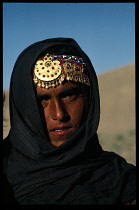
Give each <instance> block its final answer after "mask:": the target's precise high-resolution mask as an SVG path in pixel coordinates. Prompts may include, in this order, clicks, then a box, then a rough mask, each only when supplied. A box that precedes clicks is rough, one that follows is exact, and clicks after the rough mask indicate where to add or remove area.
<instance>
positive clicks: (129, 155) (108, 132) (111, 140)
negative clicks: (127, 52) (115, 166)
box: [3, 63, 136, 165]
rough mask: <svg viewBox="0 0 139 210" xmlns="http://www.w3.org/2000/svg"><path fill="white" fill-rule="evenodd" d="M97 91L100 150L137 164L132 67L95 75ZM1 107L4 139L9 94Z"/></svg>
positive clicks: (7, 130) (133, 72)
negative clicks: (97, 85)
mask: <svg viewBox="0 0 139 210" xmlns="http://www.w3.org/2000/svg"><path fill="white" fill-rule="evenodd" d="M98 82H99V90H100V105H101V113H100V124H99V128H98V136H99V140H100V144H101V145H102V148H103V149H104V150H106V151H113V152H115V153H117V154H119V155H121V156H122V157H124V158H125V159H126V160H127V162H129V163H132V164H134V165H136V132H135V121H136V119H135V116H136V114H135V64H134V63H133V64H130V65H126V66H123V67H121V68H118V69H112V70H111V71H108V72H106V73H103V74H101V75H98ZM4 93H5V102H4V108H3V115H4V121H3V138H5V137H6V136H7V135H8V132H9V129H10V122H9V92H8V91H7V90H5V91H4Z"/></svg>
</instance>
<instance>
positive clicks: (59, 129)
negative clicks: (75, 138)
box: [50, 126, 73, 136]
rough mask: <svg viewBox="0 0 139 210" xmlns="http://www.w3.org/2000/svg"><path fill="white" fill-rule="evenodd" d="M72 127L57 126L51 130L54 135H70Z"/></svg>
mask: <svg viewBox="0 0 139 210" xmlns="http://www.w3.org/2000/svg"><path fill="white" fill-rule="evenodd" d="M72 129H73V128H72V127H71V126H69V127H56V128H53V129H52V130H50V133H51V134H52V135H54V136H64V135H68V134H69V133H70V132H71V131H72Z"/></svg>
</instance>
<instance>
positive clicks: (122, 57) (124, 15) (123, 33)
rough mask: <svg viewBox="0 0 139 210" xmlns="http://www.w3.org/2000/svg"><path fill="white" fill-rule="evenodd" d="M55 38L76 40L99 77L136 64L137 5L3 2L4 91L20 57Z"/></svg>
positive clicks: (7, 87)
mask: <svg viewBox="0 0 139 210" xmlns="http://www.w3.org/2000/svg"><path fill="white" fill-rule="evenodd" d="M55 37H67V38H73V39H75V40H76V41H77V43H78V44H79V45H80V47H81V48H82V50H84V51H85V53H86V54H87V55H88V56H89V58H90V59H91V62H92V64H93V66H94V68H95V71H96V73H97V75H99V74H102V73H104V72H106V71H110V70H113V69H114V68H119V67H122V66H124V65H128V64H130V63H133V62H135V4H134V3H6V2H5V3H3V89H9V84H10V77H11V73H12V70H13V67H14V64H15V62H16V59H17V57H18V56H19V54H20V53H21V52H22V51H23V50H24V49H25V48H26V47H28V46H29V45H31V44H33V43H35V42H38V41H41V40H45V39H48V38H55Z"/></svg>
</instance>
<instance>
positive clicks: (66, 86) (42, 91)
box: [36, 81, 80, 95]
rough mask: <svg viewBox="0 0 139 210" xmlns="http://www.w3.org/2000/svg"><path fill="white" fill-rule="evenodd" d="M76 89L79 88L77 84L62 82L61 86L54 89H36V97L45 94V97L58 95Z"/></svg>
mask: <svg viewBox="0 0 139 210" xmlns="http://www.w3.org/2000/svg"><path fill="white" fill-rule="evenodd" d="M76 87H80V85H79V84H77V83H73V82H69V81H68V82H64V83H63V84H61V85H59V86H57V87H55V88H49V89H46V88H40V87H36V90H37V94H38V95H42V94H47V95H51V94H55V95H58V94H60V93H62V92H64V91H68V90H72V89H74V88H76Z"/></svg>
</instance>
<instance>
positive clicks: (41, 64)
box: [34, 60, 62, 82]
mask: <svg viewBox="0 0 139 210" xmlns="http://www.w3.org/2000/svg"><path fill="white" fill-rule="evenodd" d="M61 71H62V70H61V66H60V61H50V60H49V61H48V60H44V61H42V60H39V61H37V63H36V65H35V69H34V73H35V75H36V77H37V78H38V79H40V80H42V81H45V82H49V81H52V80H55V79H57V78H58V77H59V76H60V74H61Z"/></svg>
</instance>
